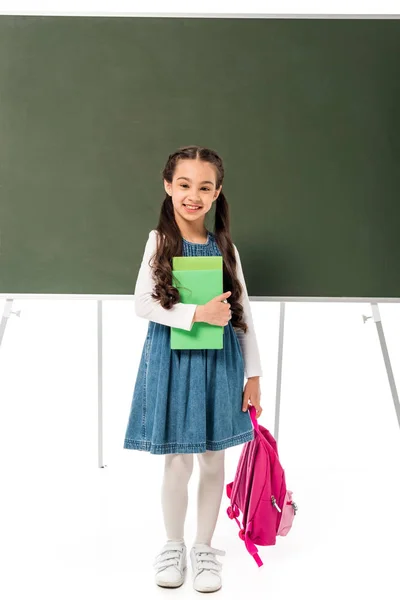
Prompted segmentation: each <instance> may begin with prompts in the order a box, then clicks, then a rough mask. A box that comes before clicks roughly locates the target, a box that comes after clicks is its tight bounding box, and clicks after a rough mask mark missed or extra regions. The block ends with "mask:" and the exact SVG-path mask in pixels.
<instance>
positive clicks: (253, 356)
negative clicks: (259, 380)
mask: <svg viewBox="0 0 400 600" xmlns="http://www.w3.org/2000/svg"><path fill="white" fill-rule="evenodd" d="M233 247H234V249H235V255H236V265H237V266H236V273H237V276H238V279H239V281H240V283H241V284H242V288H243V294H242V298H241V300H242V302H241V304H242V306H243V319H244V321H245V322H246V323H247V326H248V330H247V333H244V331H243V330H242V329H238V328H236V327H235V332H236V335H237V338H238V340H239V344H240V348H241V350H242V355H243V360H244V367H245V377H246V378H247V379H248V378H249V377H256V376H259V377H262V369H261V360H260V353H259V350H258V344H257V338H256V332H255V329H254V323H253V317H252V314H251V308H250V301H249V296H248V294H247V287H246V282H245V280H244V275H243V270H242V263H241V261H240V256H239V252H238V249H237V248H236V246H235V244H233ZM228 302H229V299H228Z"/></svg>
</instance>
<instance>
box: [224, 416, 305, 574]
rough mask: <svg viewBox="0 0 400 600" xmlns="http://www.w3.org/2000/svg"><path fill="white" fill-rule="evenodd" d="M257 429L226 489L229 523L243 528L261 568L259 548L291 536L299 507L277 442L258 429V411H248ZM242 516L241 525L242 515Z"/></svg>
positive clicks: (245, 446) (243, 537)
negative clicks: (287, 487) (288, 486)
mask: <svg viewBox="0 0 400 600" xmlns="http://www.w3.org/2000/svg"><path fill="white" fill-rule="evenodd" d="M249 411H250V417H251V420H252V423H253V427H254V439H253V440H251V441H250V442H246V443H245V445H244V448H243V450H242V453H241V455H240V459H239V463H238V466H237V469H236V475H235V479H234V481H233V482H232V483H229V484H228V485H227V486H226V493H227V495H228V498H230V501H231V505H230V506H229V507H228V509H227V513H228V516H229V518H230V519H235V521H236V523H237V524H238V525H239V527H240V531H239V537H240V539H241V540H243V541H244V543H245V545H246V549H247V551H248V552H249V553H250V554H251V555H252V556H253V558H254V560H255V561H256V563H257V565H258V566H259V567H261V566H262V564H263V563H262V561H261V559H260V557H259V555H258V549H257V548H256V546H255V544H258V545H259V546H273V545H274V544H275V543H276V536H277V535H282V536H285V535H287V534H288V533H289V531H290V529H291V527H292V523H293V519H294V517H295V514H296V512H297V506H296V504H295V503H294V502H293V500H292V492H291V491H290V490H287V489H286V482H285V472H284V470H283V468H282V466H281V464H280V462H279V457H278V450H277V446H276V441H275V439H274V438H273V436H272V435H271V434H270V432H269V431H268V430H267V429H265V427H262V425H259V424H258V422H257V419H256V409H255V408H254V406H250V407H249ZM240 512H241V513H242V524H240V522H239V519H238V517H239V514H240Z"/></svg>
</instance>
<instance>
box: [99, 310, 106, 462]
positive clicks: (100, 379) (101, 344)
mask: <svg viewBox="0 0 400 600" xmlns="http://www.w3.org/2000/svg"><path fill="white" fill-rule="evenodd" d="M97 390H98V413H97V423H98V438H97V439H98V465H99V469H103V468H104V467H106V466H107V465H105V464H103V302H102V300H98V301H97Z"/></svg>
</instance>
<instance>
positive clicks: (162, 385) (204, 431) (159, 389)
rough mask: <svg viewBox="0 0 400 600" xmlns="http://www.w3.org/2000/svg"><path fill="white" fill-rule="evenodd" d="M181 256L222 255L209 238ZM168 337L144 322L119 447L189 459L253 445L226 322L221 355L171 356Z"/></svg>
mask: <svg viewBox="0 0 400 600" xmlns="http://www.w3.org/2000/svg"><path fill="white" fill-rule="evenodd" d="M183 255H184V256H221V252H220V250H219V248H218V246H217V244H216V242H215V238H214V236H213V234H212V233H211V232H209V237H208V242H207V243H206V244H195V243H192V242H188V241H186V240H183ZM170 335H171V328H170V327H167V326H166V325H161V324H160V323H154V322H153V321H149V326H148V331H147V336H146V339H145V342H144V346H143V351H142V356H141V360H140V364H139V369H138V373H137V378H136V383H135V388H134V392H133V398H132V404H131V409H130V414H129V419H128V425H127V429H126V434H125V440H124V446H123V447H124V448H128V449H136V450H144V451H148V452H150V453H151V454H175V453H179V454H189V453H190V454H193V453H200V452H205V451H206V450H224V449H225V448H229V447H230V446H236V445H238V444H243V443H244V442H248V441H250V440H252V439H253V437H254V434H253V427H252V424H251V420H250V415H249V413H248V412H243V411H242V399H243V383H244V364H243V357H242V352H241V349H240V345H239V341H238V339H237V337H236V333H235V330H234V328H233V326H232V324H231V322H230V321H229V323H228V324H227V325H226V326H225V327H224V343H223V349H222V350H171V348H170Z"/></svg>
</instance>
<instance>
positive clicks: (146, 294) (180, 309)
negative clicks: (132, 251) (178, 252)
mask: <svg viewBox="0 0 400 600" xmlns="http://www.w3.org/2000/svg"><path fill="white" fill-rule="evenodd" d="M156 248H157V231H156V230H155V229H153V230H152V231H150V234H149V238H148V240H147V243H146V247H145V250H144V255H143V259H142V264H141V265H140V269H139V274H138V278H137V280H136V286H135V292H134V293H135V313H136V314H137V316H138V317H143V318H144V319H148V320H149V321H154V322H155V323H161V325H167V326H168V327H177V328H179V329H186V331H190V330H191V329H192V325H193V322H194V319H195V312H196V308H197V305H196V304H183V303H182V302H178V303H177V304H174V306H173V307H172V308H171V309H167V308H163V307H162V306H161V304H160V302H159V301H158V300H154V298H152V297H151V294H152V293H153V289H154V279H153V278H152V276H151V266H149V260H150V258H151V257H152V256H153V255H154V253H155V251H156ZM151 264H153V263H151Z"/></svg>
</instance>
